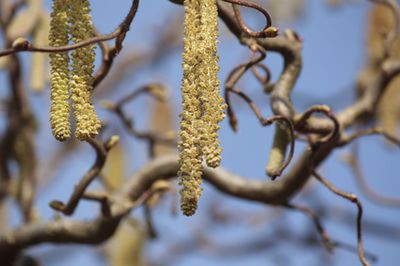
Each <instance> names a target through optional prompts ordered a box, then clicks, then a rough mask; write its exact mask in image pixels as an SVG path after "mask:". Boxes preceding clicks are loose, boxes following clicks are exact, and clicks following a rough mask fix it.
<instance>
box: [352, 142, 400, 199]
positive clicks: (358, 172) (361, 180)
mask: <svg viewBox="0 0 400 266" xmlns="http://www.w3.org/2000/svg"><path fill="white" fill-rule="evenodd" d="M345 161H346V163H347V164H348V165H349V166H350V168H351V170H352V172H353V175H354V177H355V179H356V181H357V184H358V186H359V187H360V189H361V191H362V192H363V193H364V194H365V196H367V197H368V198H369V199H371V200H372V201H374V202H377V203H380V204H382V205H385V206H392V207H399V206H400V198H390V197H386V196H384V195H381V194H379V193H377V192H375V191H374V190H373V189H372V188H371V187H370V186H369V185H368V183H367V181H366V180H365V176H364V174H363V171H362V168H361V166H360V163H359V156H358V145H357V143H354V144H353V145H352V153H350V154H348V155H347V156H346V158H345Z"/></svg>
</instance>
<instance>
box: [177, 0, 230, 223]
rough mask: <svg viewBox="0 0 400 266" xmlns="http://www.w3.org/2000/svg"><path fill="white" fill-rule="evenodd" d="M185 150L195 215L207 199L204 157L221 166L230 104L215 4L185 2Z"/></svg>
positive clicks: (184, 179)
mask: <svg viewBox="0 0 400 266" xmlns="http://www.w3.org/2000/svg"><path fill="white" fill-rule="evenodd" d="M184 7H185V22H184V47H183V55H182V58H183V63H182V67H183V78H182V109H183V110H182V113H181V133H180V142H179V151H180V171H179V176H180V185H181V186H182V189H181V191H180V194H181V209H182V212H183V214H184V215H187V216H190V215H193V214H194V213H195V211H196V209H197V203H198V200H199V198H200V195H201V191H202V189H201V187H200V185H201V182H202V180H201V175H202V161H203V155H204V156H205V157H206V162H207V164H208V165H209V166H211V167H217V166H218V165H219V163H220V160H221V158H220V153H221V148H220V147H219V141H218V135H217V130H218V129H219V126H218V122H220V121H221V120H222V119H223V117H224V113H223V110H224V108H225V105H224V103H223V99H222V98H221V96H220V94H219V81H218V77H217V75H218V69H219V67H218V56H217V39H218V25H217V18H218V14H217V5H216V1H215V0H185V1H184Z"/></svg>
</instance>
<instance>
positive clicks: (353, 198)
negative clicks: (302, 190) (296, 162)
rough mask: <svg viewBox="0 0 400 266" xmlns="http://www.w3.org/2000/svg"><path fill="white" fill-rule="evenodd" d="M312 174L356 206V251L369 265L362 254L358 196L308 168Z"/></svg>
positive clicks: (367, 264)
mask: <svg viewBox="0 0 400 266" xmlns="http://www.w3.org/2000/svg"><path fill="white" fill-rule="evenodd" d="M310 171H311V174H312V176H314V177H315V178H316V179H317V180H318V181H319V182H321V183H322V184H323V185H324V186H325V187H326V188H328V189H329V190H330V191H332V192H333V193H335V194H336V195H338V196H340V197H342V198H344V199H347V200H349V201H350V202H352V203H354V204H355V205H356V206H357V209H358V212H357V252H358V257H359V259H360V262H361V263H362V265H363V266H369V265H370V264H369V263H368V261H367V259H366V258H365V255H364V247H363V240H362V214H363V207H362V204H361V202H360V200H359V199H358V197H357V196H356V195H354V194H351V193H348V192H344V191H342V190H340V189H338V188H337V187H335V186H334V185H333V184H332V183H330V182H329V181H328V180H327V179H325V178H323V177H322V176H321V175H319V174H318V173H317V172H316V171H315V170H314V169H313V168H310Z"/></svg>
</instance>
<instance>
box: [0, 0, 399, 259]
mask: <svg viewBox="0 0 400 266" xmlns="http://www.w3.org/2000/svg"><path fill="white" fill-rule="evenodd" d="M323 2H324V1H318V0H309V1H307V7H306V14H305V17H304V18H302V19H300V20H299V21H296V22H295V23H294V24H290V25H278V26H280V27H281V28H284V27H287V26H288V27H291V28H293V29H295V30H296V31H297V32H298V33H299V34H300V36H301V37H302V38H303V40H304V48H303V58H304V67H303V70H302V73H301V76H300V79H299V81H298V83H297V85H296V87H295V90H294V93H293V102H294V104H295V105H296V107H297V109H299V110H303V109H305V108H306V107H307V106H308V105H309V104H324V103H328V104H332V107H333V108H334V109H340V108H342V107H343V106H346V105H347V104H349V103H350V102H351V101H352V99H353V97H354V93H353V88H354V86H353V84H354V82H355V80H356V77H357V73H358V71H359V70H360V68H361V67H362V65H363V63H364V55H365V49H364V43H365V36H364V33H365V25H366V21H367V13H368V10H369V7H370V4H369V3H359V4H346V5H343V6H342V7H340V8H338V9H331V8H327V6H326V5H325V4H324V3H323ZM365 2H368V1H365ZM46 4H47V6H48V7H50V1H46ZM129 6H130V1H127V0H125V1H122V0H120V1H113V2H112V3H111V1H106V0H96V1H92V7H93V17H94V21H95V24H96V26H97V27H98V29H99V30H100V32H102V33H108V32H110V31H112V30H114V29H115V27H116V26H117V25H118V24H119V22H120V21H121V20H122V18H123V17H124V16H125V13H126V12H127V10H128V8H129ZM182 12H183V9H182V8H181V7H180V6H176V5H174V4H171V3H169V2H168V1H166V0H158V1H154V0H153V1H141V5H140V8H139V12H138V14H137V17H136V18H135V20H134V22H133V25H132V27H131V31H130V32H129V33H128V35H127V39H126V42H125V49H126V50H129V49H141V50H143V49H144V50H145V49H147V47H149V46H150V44H151V43H153V42H154V40H155V38H156V36H157V33H158V32H160V31H162V30H163V25H164V24H165V23H166V22H167V21H168V18H169V16H171V14H172V16H174V15H173V14H182ZM272 15H273V14H272ZM221 28H223V26H221ZM219 50H220V51H219V55H220V60H221V71H220V78H221V80H225V77H226V75H227V73H228V72H229V71H230V69H232V67H233V66H235V65H237V64H239V63H241V62H243V61H245V60H246V59H247V58H248V56H249V53H248V51H246V49H244V48H242V47H240V45H239V43H238V42H237V41H236V40H235V39H234V38H232V36H230V35H229V34H224V35H223V36H222V37H221V38H220V44H219ZM24 56H26V57H27V55H24ZM123 56H124V53H122V54H121V55H120V57H123ZM265 63H266V64H267V65H268V66H269V67H270V68H271V70H272V72H273V78H275V79H276V77H277V75H278V73H279V71H280V70H281V68H282V61H281V58H280V57H279V56H277V55H273V54H271V55H268V58H267V59H266V61H265ZM180 65H181V59H180V51H179V50H177V51H176V52H171V54H169V55H168V56H167V58H166V59H165V60H163V61H161V63H160V64H159V65H157V66H148V67H146V68H145V69H142V70H140V71H136V72H134V73H132V74H129V75H128V77H127V78H126V80H124V81H123V82H122V83H121V85H120V86H119V87H117V88H115V90H116V92H115V94H113V97H115V98H118V96H121V95H123V94H126V93H127V92H129V91H131V90H132V89H134V88H136V87H139V86H140V85H143V84H145V83H147V82H150V81H163V82H165V83H166V84H167V85H168V87H169V88H170V89H171V97H172V101H174V102H175V103H177V104H176V110H175V111H176V116H177V114H178V112H179V111H180V109H179V104H178V103H179V101H180V98H179V97H180V94H179V88H180V79H181V69H180ZM25 67H26V69H27V68H28V64H27V63H26V64H25ZM0 82H1V83H4V82H5V79H4V74H3V73H1V74H0ZM242 84H243V85H246V86H243V88H242V89H243V90H246V91H248V92H249V94H250V95H252V96H255V97H257V98H256V101H257V102H258V103H259V104H260V105H261V106H263V107H262V111H263V113H264V114H265V115H267V114H269V113H270V111H269V108H268V104H267V103H268V98H267V97H264V96H262V95H261V93H258V92H257V90H259V89H260V88H259V86H257V84H256V83H255V82H254V81H252V80H250V79H249V81H248V82H243V83H242ZM0 95H1V96H2V95H3V93H0ZM31 100H32V104H33V106H34V108H35V112H36V113H37V114H38V115H40V116H41V117H42V119H41V121H40V123H41V130H40V132H39V138H38V142H39V143H40V149H41V152H46V151H50V150H51V149H52V147H54V145H59V144H58V142H56V141H55V140H53V139H52V138H51V136H50V133H49V132H50V130H49V124H48V118H47V112H48V106H49V102H48V92H46V93H44V94H43V95H33V96H32V99H31ZM234 102H235V104H239V105H241V104H240V102H239V101H234ZM148 106H149V100H148V99H140V100H138V101H137V102H135V104H131V105H129V106H128V108H127V111H128V112H129V114H131V115H133V116H134V117H135V119H136V121H137V124H138V126H139V127H141V128H145V127H146V125H147V124H146V120H147V117H146V115H145V113H144V112H143V110H146V108H147V107H148ZM44 107H46V108H47V109H46V108H44ZM236 110H238V112H237V114H238V118H239V132H238V133H233V132H232V131H231V129H230V128H229V126H228V123H227V121H224V122H223V123H222V129H221V145H222V147H223V148H224V152H223V167H225V168H227V169H229V170H230V171H233V172H235V173H237V174H239V175H243V176H246V177H249V178H256V179H266V177H265V175H264V168H265V162H266V159H267V156H268V150H269V147H270V145H271V139H272V132H273V127H270V128H261V127H260V126H259V125H258V122H257V120H256V119H255V117H254V116H253V115H252V113H251V112H250V111H249V110H248V109H247V108H246V107H245V106H244V105H241V106H240V107H237V108H236ZM100 115H104V116H106V113H105V112H100ZM1 118H2V117H1V116H0V120H1ZM1 125H2V123H1V121H0V129H2V128H1ZM125 137H127V136H125ZM123 141H124V146H125V147H126V148H127V149H129V150H130V151H134V152H133V154H134V156H133V157H132V158H131V160H132V161H131V162H129V166H127V169H126V172H127V173H132V172H133V171H134V170H135V169H138V167H140V165H141V164H142V163H143V162H144V161H145V160H146V156H145V155H143V154H144V148H145V147H144V146H143V144H141V143H139V142H137V141H135V140H132V139H129V138H128V139H124V140H123ZM360 144H361V145H360V150H361V154H362V156H361V162H362V166H363V168H364V171H365V173H366V176H367V179H368V182H369V184H370V185H371V187H373V188H374V189H375V190H376V191H379V192H380V193H382V194H385V195H392V196H400V194H399V189H398V188H399V187H400V180H399V179H398V178H397V177H398V175H396V173H397V169H398V165H397V164H398V162H399V159H400V153H399V152H398V151H395V150H394V149H388V148H387V147H386V146H384V145H382V141H381V139H380V138H378V137H369V138H366V139H364V140H362V141H360ZM300 147H301V145H298V146H297V151H300V150H301V148H300ZM345 151H346V150H345V149H341V150H338V151H337V152H335V153H333V154H332V155H331V157H330V158H329V159H328V160H327V162H326V164H324V166H323V167H322V168H321V169H320V172H321V173H323V174H324V175H325V177H326V178H328V179H329V180H331V181H332V182H333V183H334V184H336V185H337V186H338V187H340V188H343V189H345V190H346V191H350V192H354V193H356V194H358V195H360V199H361V200H362V201H363V203H364V207H365V217H366V218H368V219H369V220H377V221H381V222H382V221H383V222H384V223H387V224H390V225H393V226H394V225H396V221H398V220H399V219H400V211H399V210H394V209H391V208H388V207H382V206H379V205H376V204H374V203H371V202H369V201H368V200H367V199H365V197H363V196H362V194H361V193H360V190H359V188H358V187H357V186H356V184H355V181H354V178H353V177H352V175H351V172H350V171H349V169H348V167H347V166H345V165H343V164H342V163H341V162H340V157H341V155H342V154H343V153H344V152H345ZM83 158H84V159H83ZM67 159H68V160H69V162H68V163H67V164H66V165H64V166H63V168H61V169H59V171H57V172H56V173H54V177H53V178H54V179H53V180H52V181H51V183H50V184H49V187H47V188H43V189H42V191H41V193H40V195H39V197H38V199H37V205H38V208H39V211H40V212H41V215H42V216H43V217H45V218H51V217H52V215H53V212H52V211H51V210H50V209H49V208H48V206H47V204H48V202H49V201H50V200H53V199H55V198H57V199H61V200H66V199H67V198H68V195H69V193H70V192H71V190H72V188H73V185H74V184H75V183H76V181H77V180H78V179H79V176H80V175H81V173H83V172H84V171H85V170H86V169H87V168H88V167H90V165H91V163H92V160H93V154H92V152H91V150H90V149H89V148H88V147H82V148H81V149H80V150H79V152H78V153H77V154H76V155H74V156H70V157H68V158H67ZM266 182H267V181H266ZM96 186H98V185H97V184H94V186H93V187H96ZM313 186H316V187H320V185H319V184H317V183H315V184H313ZM316 191H317V192H316V193H317V194H318V198H320V199H321V200H322V202H326V203H327V205H329V206H335V207H336V208H337V210H338V216H339V214H340V213H341V211H342V212H345V211H350V212H352V213H353V214H354V217H355V213H356V212H355V211H356V209H355V207H354V206H353V205H351V204H350V203H348V202H346V201H344V200H342V199H340V198H337V197H336V196H334V195H332V194H331V193H330V192H329V191H327V190H326V189H325V188H318V189H316ZM207 197H208V199H211V200H220V201H221V202H223V205H222V208H223V209H224V210H228V211H231V212H233V211H235V213H239V216H240V214H241V213H243V215H245V214H246V213H263V212H265V213H267V214H268V213H269V212H271V215H272V213H273V212H272V211H271V210H273V209H272V208H270V207H268V206H262V205H261V204H255V203H249V202H243V201H239V200H235V199H232V198H229V197H226V196H225V195H222V194H219V193H218V192H216V191H215V189H214V188H212V187H210V186H208V185H205V192H204V197H203V199H202V202H201V203H200V209H199V213H198V215H196V216H194V217H191V218H184V217H182V216H181V215H178V217H171V216H170V215H169V211H168V210H167V208H168V206H167V204H162V205H161V206H160V207H159V208H157V209H156V211H155V221H156V227H157V229H158V231H159V234H160V235H159V239H157V240H155V241H151V242H149V244H148V245H147V248H148V254H149V255H150V256H151V255H152V256H154V257H157V256H158V255H159V256H162V254H163V251H165V247H166V246H168V245H169V244H170V243H171V241H172V240H176V239H187V238H188V234H189V233H190V232H191V231H193V230H200V232H201V234H204V235H207V236H211V237H214V238H216V239H217V240H218V243H222V244H223V245H224V244H225V245H226V244H231V243H240V241H245V240H248V239H251V237H253V238H254V237H257V236H260V235H266V236H268V234H272V233H273V232H272V231H273V230H274V229H276V223H275V224H274V223H272V224H274V225H275V226H273V227H271V224H270V223H269V222H268V223H267V222H266V223H265V224H262V225H258V226H252V225H248V224H246V223H243V222H240V221H238V222H235V221H234V220H233V221H231V223H230V224H229V225H227V226H225V227H216V228H212V229H208V228H207V227H206V228H202V226H201V225H202V223H203V222H204V220H205V218H204V215H206V207H207V204H209V202H210V200H207ZM298 198H299V199H298V202H302V203H303V204H307V202H305V201H304V200H303V199H302V197H301V195H300V197H298ZM296 201H297V198H295V202H296ZM94 210H95V211H94ZM282 211H283V212H284V214H282V216H281V218H280V219H283V220H284V221H282V223H287V226H288V227H290V229H291V230H294V231H295V232H298V233H301V232H302V231H304V230H307V229H309V228H310V227H311V228H312V225H311V222H310V221H309V220H308V219H306V218H304V216H303V215H301V214H297V213H293V212H290V211H285V210H282ZM96 212H97V206H96V205H92V204H88V203H84V204H81V205H80V206H79V209H78V211H77V213H76V215H75V216H74V217H77V218H90V217H94V216H95V215H96ZM133 214H134V215H135V214H137V215H139V216H140V215H141V211H140V210H135V211H134V212H133ZM13 217H14V218H13V220H14V222H15V221H16V219H17V217H18V214H17V213H16V212H15V213H14V214H13ZM383 217H384V219H382V218H383ZM271 219H272V220H273V218H271ZM338 219H340V218H335V217H331V218H328V219H325V220H323V222H324V224H325V225H326V229H327V230H328V232H329V233H330V235H331V236H333V237H334V238H335V239H338V240H341V241H344V242H347V243H351V244H353V245H355V244H356V241H355V240H356V233H355V226H353V227H351V226H343V225H342V224H343V223H340V222H339V221H338ZM354 225H355V223H354ZM217 229H221V230H217ZM398 230H399V229H397V232H393V233H394V234H396V235H397V238H396V237H395V238H394V239H395V240H393V239H387V238H383V237H379V236H377V235H375V234H365V235H364V238H365V239H364V242H365V248H366V250H368V251H372V252H373V253H374V254H376V255H378V256H379V261H378V262H377V263H376V264H374V265H385V266H388V265H396V262H397V261H398V260H399V259H400V254H399V251H400V246H399V244H398V243H399V238H400V237H399V234H400V233H399V231H398ZM396 241H397V242H396ZM62 250H63V251H62V252H63V253H64V252H65V254H67V253H66V252H71V256H65V255H64V256H62V257H61V258H62V259H58V260H57V259H52V260H51V262H52V263H51V264H50V263H48V264H46V263H44V264H43V265H45V266H47V265H49V266H50V265H56V266H64V265H71V264H75V265H105V263H104V261H101V260H99V258H98V256H97V255H98V253H99V252H100V250H101V248H92V247H86V246H77V247H68V248H63V249H62ZM52 251H53V249H52V247H50V246H48V245H45V246H42V247H39V248H34V249H32V250H31V251H30V252H31V253H32V254H36V255H38V256H43V257H45V254H47V256H48V254H49V252H52ZM289 254H290V255H289ZM320 254H325V253H324V251H323V250H322V248H321V247H317V248H313V249H311V248H310V249H307V248H304V249H302V248H299V246H298V245H296V244H295V243H293V244H291V243H290V242H289V243H288V241H286V242H285V241H283V244H280V245H278V246H277V247H275V248H271V250H269V249H265V250H264V251H262V252H258V253H254V254H252V255H249V256H245V257H244V258H239V257H235V256H234V254H230V255H229V254H228V255H227V256H225V257H224V258H219V257H214V256H211V255H210V253H209V252H207V251H206V250H201V249H200V250H195V251H194V252H193V253H190V254H188V255H187V256H183V257H182V259H180V260H178V261H176V263H174V265H178V266H179V265H194V266H196V265H211V266H213V265H230V266H236V265H246V266H249V265H250V266H252V265H254V266H258V265H277V264H276V260H275V259H276V257H279V256H281V257H284V260H285V259H288V258H287V257H289V258H290V259H291V262H292V263H293V265H319V260H318V258H319V256H320ZM230 256H231V258H229V257H230ZM226 257H228V258H226ZM331 258H332V259H333V261H334V263H333V265H358V258H357V255H355V254H351V253H349V252H347V251H343V250H335V255H334V256H332V257H331ZM284 260H283V261H284Z"/></svg>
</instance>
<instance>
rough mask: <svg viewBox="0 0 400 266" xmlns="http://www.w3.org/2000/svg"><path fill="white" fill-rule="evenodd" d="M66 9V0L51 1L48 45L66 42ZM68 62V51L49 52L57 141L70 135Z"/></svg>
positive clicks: (52, 124)
mask: <svg viewBox="0 0 400 266" xmlns="http://www.w3.org/2000/svg"><path fill="white" fill-rule="evenodd" d="M67 10H68V4H67V0H54V1H53V12H52V13H51V22H50V33H49V45H50V46H53V47H57V46H63V45H67V44H68V18H67ZM68 63H69V56H68V52H61V53H51V54H50V66H51V79H50V93H51V96H50V97H51V107H50V124H51V129H52V133H53V135H54V137H55V138H56V139H57V140H59V141H63V140H65V139H67V138H69V137H70V135H71V130H70V122H69V110H70V108H69V100H68V99H69V70H68Z"/></svg>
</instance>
